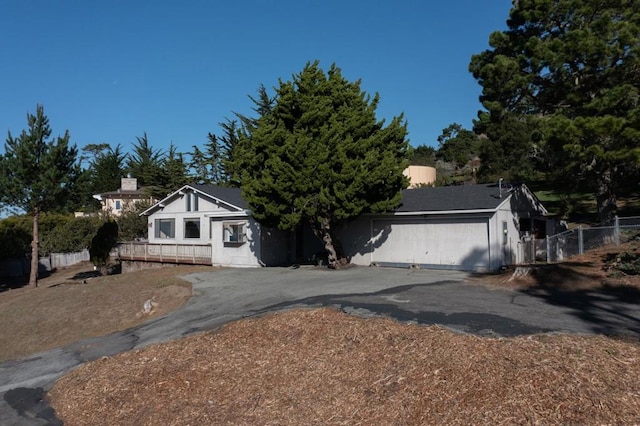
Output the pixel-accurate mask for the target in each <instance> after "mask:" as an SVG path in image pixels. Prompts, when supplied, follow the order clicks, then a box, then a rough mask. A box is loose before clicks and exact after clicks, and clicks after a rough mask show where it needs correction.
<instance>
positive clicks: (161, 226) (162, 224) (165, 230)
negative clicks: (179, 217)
mask: <svg viewBox="0 0 640 426" xmlns="http://www.w3.org/2000/svg"><path fill="white" fill-rule="evenodd" d="M155 226H156V231H155V236H156V238H175V237H176V221H175V219H156V223H155Z"/></svg>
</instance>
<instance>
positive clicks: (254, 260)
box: [210, 216, 261, 267]
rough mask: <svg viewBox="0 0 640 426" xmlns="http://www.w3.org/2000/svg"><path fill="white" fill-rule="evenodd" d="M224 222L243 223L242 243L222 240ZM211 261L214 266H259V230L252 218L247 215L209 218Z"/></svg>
mask: <svg viewBox="0 0 640 426" xmlns="http://www.w3.org/2000/svg"><path fill="white" fill-rule="evenodd" d="M225 224H242V225H244V231H245V238H244V242H242V243H230V242H224V226H225ZM210 229H211V246H212V252H213V255H212V262H213V264H214V265H216V266H240V267H255V266H261V263H260V260H259V254H260V251H261V239H260V230H259V227H258V226H257V225H256V223H255V221H254V220H253V219H250V218H247V217H242V216H238V217H225V218H211V220H210Z"/></svg>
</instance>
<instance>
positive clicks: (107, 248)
mask: <svg viewBox="0 0 640 426" xmlns="http://www.w3.org/2000/svg"><path fill="white" fill-rule="evenodd" d="M117 242H118V224H117V223H116V222H115V221H114V220H113V219H109V220H107V221H106V222H105V223H103V224H102V226H101V227H100V228H98V232H97V233H96V235H95V236H94V237H93V238H92V239H91V245H90V246H89V256H90V259H91V262H92V263H93V264H94V265H96V266H98V267H100V269H101V270H102V271H103V272H104V271H105V270H106V266H107V262H108V261H109V254H110V253H111V250H112V249H113V247H115V245H116V243H117Z"/></svg>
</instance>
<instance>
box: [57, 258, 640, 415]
mask: <svg viewBox="0 0 640 426" xmlns="http://www.w3.org/2000/svg"><path fill="white" fill-rule="evenodd" d="M620 250H627V251H629V250H631V251H633V250H637V248H636V247H635V246H625V247H623V248H613V249H612V248H607V249H602V250H598V251H594V252H590V253H588V254H586V255H583V256H581V257H579V258H574V259H572V260H571V262H566V263H563V264H559V265H553V266H544V267H543V266H537V265H532V266H530V267H526V268H519V269H516V270H508V271H504V273H501V274H492V275H482V276H476V277H473V278H472V281H473V282H476V283H477V284H478V285H487V286H502V287H504V286H506V287H510V288H520V289H523V288H532V287H556V288H558V287H562V288H565V289H584V290H589V291H608V290H611V289H612V288H614V289H623V290H625V289H626V290H637V289H638V285H639V284H640V281H639V280H638V276H637V275H626V274H620V273H619V271H617V270H615V269H612V265H613V264H615V261H616V255H615V252H616V251H620ZM612 253H613V254H612ZM49 397H50V399H51V402H52V405H53V407H54V408H55V409H56V411H57V413H58V415H59V417H60V418H61V419H63V421H64V422H65V424H66V425H86V424H93V425H101V424H104V425H107V424H123V425H129V424H131V425H133V424H136V425H155V424H168V425H186V424H323V425H324V424H335V425H338V424H340V425H342V424H407V425H422V424H491V425H494V424H522V423H525V424H637V423H639V422H640V344H639V343H638V342H636V341H629V340H623V339H616V338H610V337H604V336H575V335H538V336H528V337H519V338H499V339H497V338H483V337H477V336H471V335H463V334H458V333H454V332H452V331H450V330H448V329H445V328H442V327H437V326H428V327H426V326H419V325H411V324H401V323H398V322H396V321H393V320H390V319H361V318H355V317H352V316H349V315H346V314H344V313H342V312H338V311H336V310H332V309H329V308H323V309H309V310H292V311H287V312H280V313H274V314H270V315H266V316H263V317H258V318H252V319H246V320H242V321H237V322H233V323H230V324H228V325H226V326H224V327H222V328H221V329H219V330H215V331H211V332H207V333H202V334H198V335H195V336H192V337H188V338H185V339H182V340H178V341H174V342H170V343H166V344H160V345H155V346H150V347H147V348H144V349H141V350H139V351H134V352H129V353H124V354H120V355H117V356H114V357H112V358H104V359H101V360H98V361H95V362H92V363H89V364H86V365H84V366H82V367H81V368H79V369H77V370H75V371H73V372H71V373H70V374H68V375H66V376H65V377H63V378H62V379H61V380H60V381H59V382H58V383H57V384H56V385H55V387H54V388H53V389H52V391H51V392H50V394H49Z"/></svg>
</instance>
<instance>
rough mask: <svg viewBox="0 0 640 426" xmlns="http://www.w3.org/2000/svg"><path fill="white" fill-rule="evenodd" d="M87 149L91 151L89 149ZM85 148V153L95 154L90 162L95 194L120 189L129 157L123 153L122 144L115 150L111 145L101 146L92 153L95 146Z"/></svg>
mask: <svg viewBox="0 0 640 426" xmlns="http://www.w3.org/2000/svg"><path fill="white" fill-rule="evenodd" d="M87 147H88V148H89V149H87ZM87 147H85V148H83V151H85V152H94V156H93V158H92V159H91V160H90V165H89V168H90V170H91V180H92V183H93V185H92V189H93V193H94V194H101V193H104V192H110V191H115V190H117V189H118V188H120V179H121V178H122V177H123V176H124V175H125V171H124V165H125V161H126V159H127V155H126V154H125V153H124V152H123V151H122V146H120V144H118V145H116V147H115V148H111V146H110V145H108V144H105V145H101V149H100V150H98V151H92V150H93V149H94V148H95V145H88V146H87Z"/></svg>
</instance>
